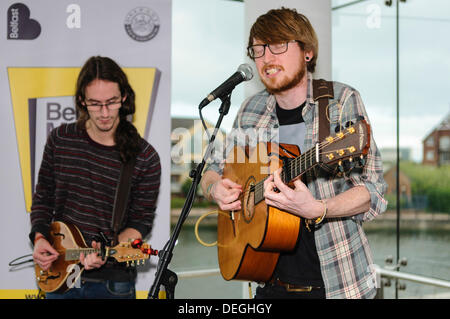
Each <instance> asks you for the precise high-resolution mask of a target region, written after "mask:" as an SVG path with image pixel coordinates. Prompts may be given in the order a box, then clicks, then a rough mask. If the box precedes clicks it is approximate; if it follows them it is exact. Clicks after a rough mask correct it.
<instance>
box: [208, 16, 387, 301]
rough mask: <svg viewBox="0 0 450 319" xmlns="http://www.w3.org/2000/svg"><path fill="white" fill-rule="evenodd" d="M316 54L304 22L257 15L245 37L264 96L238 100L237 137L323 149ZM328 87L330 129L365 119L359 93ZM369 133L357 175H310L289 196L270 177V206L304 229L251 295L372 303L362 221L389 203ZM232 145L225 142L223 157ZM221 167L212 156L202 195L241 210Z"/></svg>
mask: <svg viewBox="0 0 450 319" xmlns="http://www.w3.org/2000/svg"><path fill="white" fill-rule="evenodd" d="M317 52H318V40H317V37H316V34H315V31H314V29H313V28H312V26H311V24H310V22H309V20H308V19H307V18H306V17H305V16H304V15H302V14H300V13H298V12H297V11H296V10H294V9H287V8H281V9H277V10H270V11H269V12H267V13H266V14H264V15H262V16H260V17H259V18H258V19H257V20H256V22H255V23H254V24H253V26H252V28H251V30H250V36H249V41H248V55H249V57H250V58H251V59H253V60H254V62H255V65H256V68H257V70H258V74H259V77H260V79H261V81H262V83H263V84H264V86H265V87H266V89H265V90H263V91H262V92H259V93H257V94H256V95H254V96H252V97H250V98H249V99H247V100H246V101H245V102H244V103H243V105H242V106H241V109H240V110H239V112H238V114H237V116H236V119H235V122H234V126H233V131H239V130H240V131H241V132H248V129H259V130H261V129H266V130H267V131H268V132H272V131H275V132H276V134H274V135H273V134H272V135H271V134H266V136H270V137H269V139H270V140H268V141H266V142H276V143H286V144H295V145H298V146H299V148H300V150H301V152H302V153H303V152H304V151H306V150H308V149H310V148H312V147H313V146H314V145H315V143H316V142H319V136H318V128H319V114H318V113H319V111H318V101H316V100H314V99H313V80H312V73H313V72H314V70H315V66H316V62H317ZM329 83H332V87H333V91H334V98H333V99H330V101H329V104H328V107H327V118H328V119H329V122H330V123H327V124H328V125H329V127H330V132H334V131H335V130H336V127H340V125H341V124H343V123H346V122H352V123H355V122H356V121H357V120H359V119H361V118H363V119H365V120H366V121H367V122H368V118H367V114H366V111H365V108H364V105H363V103H362V100H361V98H360V95H359V93H358V92H357V91H356V90H355V89H353V88H351V87H349V86H347V85H345V84H342V83H338V82H329ZM232 133H233V132H232ZM230 135H231V136H237V135H236V134H230ZM259 136H261V135H259ZM370 136H371V140H370V149H369V152H368V155H367V159H366V164H365V166H364V168H363V169H360V170H354V171H351V173H350V174H346V175H344V176H338V175H330V174H328V175H326V174H323V172H322V171H321V169H320V168H319V169H315V170H312V171H310V173H308V174H305V175H306V176H305V180H304V182H302V181H301V180H300V179H297V180H295V182H294V186H295V187H294V188H293V189H292V188H290V187H288V186H287V185H285V184H284V183H283V182H282V180H281V178H280V170H277V171H275V172H274V173H273V174H271V175H270V176H269V178H267V179H266V181H265V182H264V197H265V202H266V204H267V205H270V206H273V207H276V208H278V209H280V210H283V211H286V212H289V213H291V214H294V215H297V216H300V217H301V218H302V222H301V229H300V232H299V236H298V240H297V244H296V246H295V248H294V250H292V251H290V252H282V253H281V255H280V258H279V260H278V263H277V265H276V268H275V271H274V273H273V276H272V278H271V280H270V281H268V282H266V283H262V284H261V285H260V286H259V287H258V288H257V290H256V298H373V297H374V296H375V294H376V289H375V285H374V276H375V274H374V273H373V267H371V265H372V263H373V262H372V255H371V251H370V248H369V245H368V241H367V238H366V236H365V234H364V231H363V229H362V222H363V221H368V220H372V219H373V218H375V217H376V216H377V215H379V214H381V213H383V212H384V211H385V210H386V206H387V202H386V200H385V199H384V197H383V195H384V192H385V189H386V184H385V182H384V180H383V172H382V163H381V158H380V154H379V151H378V149H377V147H376V144H375V142H374V140H373V137H372V136H373V134H370ZM231 142H232V140H231V139H229V140H228V145H227V147H226V153H227V152H228V151H229V150H230V149H231V148H232V146H233V145H231V144H232V143H231ZM225 155H226V154H225ZM221 163H223V161H222V160H221V159H219V158H216V159H215V161H213V163H211V165H209V166H208V167H207V169H206V171H205V174H204V177H203V180H202V188H203V192H204V194H206V196H207V197H208V198H210V199H212V200H214V201H215V202H216V203H217V204H218V205H219V207H220V209H221V210H225V211H238V210H240V209H241V208H242V203H241V200H240V197H239V196H240V195H241V193H242V192H243V189H242V185H239V184H236V183H234V182H233V181H231V180H230V179H227V178H222V176H221V175H222V172H223V165H222V164H221ZM303 221H306V222H303Z"/></svg>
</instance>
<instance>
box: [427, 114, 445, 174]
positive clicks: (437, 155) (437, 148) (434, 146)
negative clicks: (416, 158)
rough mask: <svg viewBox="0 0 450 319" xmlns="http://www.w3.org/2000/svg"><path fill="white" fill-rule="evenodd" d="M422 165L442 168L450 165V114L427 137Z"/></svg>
mask: <svg viewBox="0 0 450 319" xmlns="http://www.w3.org/2000/svg"><path fill="white" fill-rule="evenodd" d="M422 143H423V160H422V164H425V165H433V166H441V165H449V164H450V113H448V114H447V116H446V117H445V118H444V119H443V120H442V122H441V123H440V124H439V125H438V126H437V127H436V128H434V129H433V131H432V132H431V133H430V134H428V135H427V137H425V139H424V140H423V141H422Z"/></svg>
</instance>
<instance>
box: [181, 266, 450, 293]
mask: <svg viewBox="0 0 450 319" xmlns="http://www.w3.org/2000/svg"><path fill="white" fill-rule="evenodd" d="M375 270H376V272H377V278H379V279H380V280H377V281H378V294H377V298H383V296H384V293H383V289H384V286H385V284H384V283H383V282H382V280H381V279H387V280H391V279H395V280H405V281H410V282H415V283H419V284H422V285H428V286H434V287H439V288H447V289H450V281H448V280H443V279H436V278H431V277H426V276H420V275H415V274H410V273H406V272H401V271H397V270H393V269H387V268H381V267H375ZM177 275H178V278H179V279H186V278H200V277H209V276H220V269H219V268H213V269H200V270H192V271H180V272H177ZM242 298H248V283H247V282H243V283H242Z"/></svg>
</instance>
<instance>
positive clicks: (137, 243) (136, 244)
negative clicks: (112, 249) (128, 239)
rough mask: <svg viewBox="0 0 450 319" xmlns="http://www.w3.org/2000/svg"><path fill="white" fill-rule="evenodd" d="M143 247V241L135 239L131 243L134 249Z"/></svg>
mask: <svg viewBox="0 0 450 319" xmlns="http://www.w3.org/2000/svg"><path fill="white" fill-rule="evenodd" d="M141 246H142V239H135V240H134V241H133V242H132V243H131V247H133V248H141Z"/></svg>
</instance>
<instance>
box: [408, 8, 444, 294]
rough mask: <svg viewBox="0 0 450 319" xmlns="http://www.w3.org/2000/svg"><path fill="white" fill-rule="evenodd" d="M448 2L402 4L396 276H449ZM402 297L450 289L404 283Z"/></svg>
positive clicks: (441, 277) (436, 292) (441, 292)
mask: <svg viewBox="0 0 450 319" xmlns="http://www.w3.org/2000/svg"><path fill="white" fill-rule="evenodd" d="M448 12H450V2H449V1H446V0H432V1H425V0H421V1H406V3H400V11H399V13H400V24H399V25H400V33H399V40H400V42H399V43H400V145H401V147H402V148H404V149H409V150H410V153H411V157H410V158H403V159H402V160H401V162H400V172H401V173H400V189H401V191H400V194H401V205H402V206H401V208H402V210H401V216H402V218H401V228H400V230H401V237H400V254H401V257H405V258H407V260H408V265H407V266H406V267H402V268H401V270H402V271H405V272H410V273H414V274H419V275H423V276H427V277H434V278H440V279H445V280H448V279H449V278H450V249H449V243H450V233H449V229H450V166H449V164H450V163H449V161H448V159H449V157H448V156H449V154H448V151H449V141H450V137H449V136H450V122H449V116H450V113H449V111H450V99H449V97H448V92H450V80H449V74H450V63H449V56H450V43H449V41H446V40H444V39H446V38H448V34H449V32H450V19H449V17H448ZM402 284H404V285H406V289H405V290H400V291H399V298H411V297H419V298H430V297H431V298H449V297H450V291H449V290H448V289H444V288H435V287H432V286H424V285H420V284H415V283H410V282H402Z"/></svg>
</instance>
